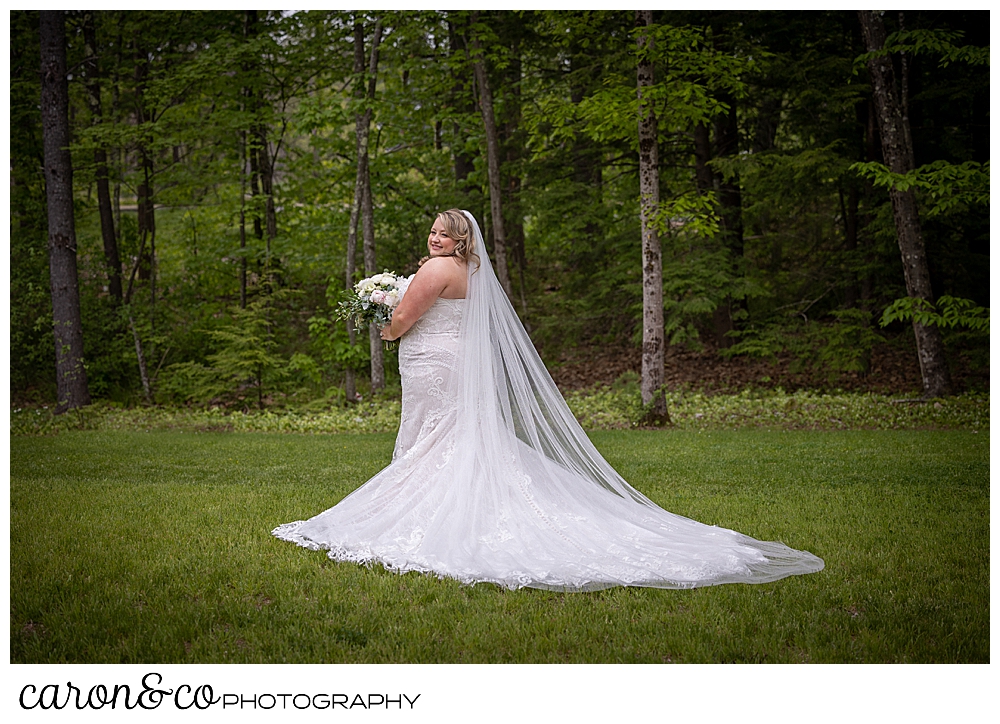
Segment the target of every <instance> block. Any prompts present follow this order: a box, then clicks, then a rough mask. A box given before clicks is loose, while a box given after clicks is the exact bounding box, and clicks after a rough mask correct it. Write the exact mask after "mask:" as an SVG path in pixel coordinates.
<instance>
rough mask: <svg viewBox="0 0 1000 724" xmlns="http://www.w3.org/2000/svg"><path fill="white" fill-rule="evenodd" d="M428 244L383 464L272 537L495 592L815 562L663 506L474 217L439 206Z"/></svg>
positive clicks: (403, 309) (412, 295) (397, 319)
mask: <svg viewBox="0 0 1000 724" xmlns="http://www.w3.org/2000/svg"><path fill="white" fill-rule="evenodd" d="M427 245H428V250H429V253H430V257H429V259H427V260H426V263H424V264H423V265H422V266H421V268H420V270H419V271H418V272H417V273H416V275H415V276H414V277H413V279H412V280H411V282H410V285H409V287H408V289H407V290H406V293H405V295H404V297H403V300H402V301H401V302H400V304H399V306H398V307H397V308H396V311H395V313H394V314H393V319H392V323H391V324H390V325H389V326H387V327H386V328H384V329H383V330H382V336H383V338H384V339H388V340H391V339H397V338H399V339H400V346H399V371H400V377H401V378H402V388H403V405H402V416H401V419H400V425H399V433H398V435H397V438H396V446H395V449H394V451H393V455H392V463H391V464H390V465H389V466H388V467H387V468H385V469H384V470H382V471H381V472H379V473H378V474H377V475H376V476H375V477H374V478H372V479H371V480H369V481H368V482H367V483H365V484H364V485H363V486H361V487H360V488H358V489H357V490H355V491H354V492H353V493H351V494H350V495H348V496H347V497H346V498H344V499H343V500H342V501H341V502H340V503H338V504H337V505H335V506H334V507H332V508H330V509H329V510H326V511H324V512H322V513H320V514H319V515H317V516H315V517H314V518H311V519H309V520H306V521H297V522H294V523H287V524H285V525H282V526H279V527H278V528H276V529H275V530H274V531H273V533H274V535H275V536H277V537H278V538H280V539H282V540H287V541H291V542H294V543H296V544H298V545H301V546H303V547H306V548H311V549H314V550H321V549H322V550H326V551H328V555H329V556H330V558H332V559H334V560H338V561H356V562H363V563H372V562H378V563H381V564H382V565H384V566H385V567H386V568H387V569H389V570H392V571H397V572H400V573H403V572H406V571H422V572H428V573H434V574H436V575H438V576H440V577H449V578H455V579H457V580H459V581H462V582H463V583H468V584H474V583H480V582H492V583H496V584H498V585H500V586H504V587H506V588H521V587H526V586H527V587H533V588H544V589H551V590H561V591H588V590H596V589H601V588H607V587H610V586H651V587H657V588H694V587H696V586H710V585H716V584H720V583H737V582H743V583H764V582H768V581H774V580H777V579H779V578H784V577H786V576H790V575H795V574H804V573H813V572H816V571H819V570H822V568H823V561H822V560H820V559H819V558H817V557H816V556H814V555H812V554H811V553H808V552H805V551H798V550H794V549H792V548H789V547H787V546H785V545H784V544H782V543H777V542H768V541H758V540H755V539H753V538H750V537H748V536H745V535H742V534H741V533H737V532H735V531H731V530H727V529H724V528H719V527H716V526H709V525H705V524H702V523H699V522H697V521H694V520H691V519H689V518H685V517H683V516H679V515H675V514H673V513H670V512H668V511H666V510H663V509H662V508H660V507H659V506H657V505H656V504H655V503H653V502H652V501H650V500H649V499H648V498H646V497H645V496H644V495H642V494H641V493H640V492H638V491H637V490H635V489H634V488H633V487H632V486H630V485H629V484H628V483H627V482H626V481H625V480H624V479H623V478H622V477H621V476H620V475H618V473H617V472H615V470H614V469H613V468H612V467H611V466H610V465H609V464H608V463H607V462H606V461H605V460H604V458H603V457H602V456H601V454H600V453H599V452H598V451H597V449H596V448H595V447H594V446H593V444H592V443H591V442H590V440H589V438H587V436H586V434H585V433H584V432H583V430H582V428H581V427H580V425H579V423H578V422H577V421H576V419H575V418H574V417H573V414H572V413H571V412H570V410H569V408H568V407H567V405H566V402H565V400H563V398H562V396H561V395H560V393H559V391H558V389H557V388H556V386H555V384H554V383H553V381H552V378H551V377H550V376H549V374H548V372H547V371H546V370H545V367H544V365H543V364H542V361H541V359H540V358H539V357H538V354H537V352H536V351H535V349H534V347H533V346H532V344H531V340H530V339H529V338H528V336H527V334H526V333H525V331H524V328H523V327H522V326H521V323H520V321H519V320H518V318H517V315H516V313H515V312H514V309H513V307H512V306H511V305H510V302H509V300H508V299H507V297H506V295H505V294H504V292H503V290H502V288H501V286H500V284H499V282H498V281H497V278H496V275H495V274H494V272H493V268H492V266H491V265H490V261H489V258H488V256H487V254H486V249H485V246H484V244H483V239H482V234H481V232H480V230H479V226H478V224H477V223H476V220H475V218H474V217H473V216H472V215H471V214H470V213H469V212H467V211H459V210H457V209H452V210H450V211H446V212H443V213H442V214H440V215H439V216H438V217H437V219H436V220H435V222H434V225H433V226H432V228H431V232H430V236H429V237H428V240H427Z"/></svg>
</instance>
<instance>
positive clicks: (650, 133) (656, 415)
mask: <svg viewBox="0 0 1000 724" xmlns="http://www.w3.org/2000/svg"><path fill="white" fill-rule="evenodd" d="M652 23H653V12H652V11H651V10H637V11H636V13H635V24H636V27H638V28H648V27H649V26H650V25H652ZM647 32H648V31H647ZM647 32H642V33H640V35H639V36H638V38H637V40H636V42H637V44H638V48H639V54H640V55H639V62H638V68H637V71H636V93H637V95H638V98H639V195H640V202H639V212H640V219H641V221H642V379H641V382H640V390H641V392H642V402H643V404H644V405H647V406H648V412H647V415H646V422H647V423H652V424H656V425H662V424H664V423H669V422H670V415H669V413H668V412H667V401H666V397H665V396H664V391H663V363H664V359H663V357H664V351H665V350H664V332H663V259H662V256H661V253H660V237H659V234H658V233H657V230H656V216H657V212H658V211H659V206H660V178H659V158H658V151H657V145H656V144H657V127H656V114H655V113H654V112H653V103H652V100H651V99H650V98H648V97H647V93H648V92H647V91H646V90H645V89H649V88H651V87H652V86H653V62H652V60H651V59H650V57H649V55H648V54H646V53H648V52H649V51H650V50H652V43H653V41H652V39H651V38H650V37H649V36H648V34H647Z"/></svg>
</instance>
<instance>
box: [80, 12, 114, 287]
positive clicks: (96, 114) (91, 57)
mask: <svg viewBox="0 0 1000 724" xmlns="http://www.w3.org/2000/svg"><path fill="white" fill-rule="evenodd" d="M83 36H84V39H85V42H86V45H87V47H86V53H87V62H86V71H87V94H88V100H89V104H90V116H91V123H92V125H95V126H97V125H100V123H101V120H102V117H103V115H102V112H101V82H100V77H99V70H98V65H97V30H96V28H95V27H94V13H93V11H87V12H86V13H85V14H84V21H83ZM94 167H95V169H94V170H95V175H96V177H97V207H98V209H99V211H100V217H101V238H102V239H103V241H104V261H105V265H106V266H107V271H108V293H109V294H110V295H111V298H112V299H113V300H114V301H115V303H116V304H121V301H122V263H121V259H120V258H119V256H118V237H117V235H116V234H115V217H114V211H113V209H112V207H111V189H110V187H109V185H108V155H107V151H105V149H104V148H95V149H94Z"/></svg>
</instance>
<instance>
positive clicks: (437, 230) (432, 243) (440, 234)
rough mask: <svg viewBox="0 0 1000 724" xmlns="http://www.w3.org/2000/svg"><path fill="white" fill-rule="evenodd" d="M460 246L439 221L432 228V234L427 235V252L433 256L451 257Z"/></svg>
mask: <svg viewBox="0 0 1000 724" xmlns="http://www.w3.org/2000/svg"><path fill="white" fill-rule="evenodd" d="M457 244H458V242H457V241H455V239H452V238H451V237H450V236H449V235H448V230H447V229H446V228H445V227H444V224H443V223H441V219H440V218H439V219H437V220H436V221H435V222H434V225H433V226H432V227H431V232H430V234H428V235H427V251H428V253H430V255H431V256H450V255H452V254H454V253H455V246H456V245H457Z"/></svg>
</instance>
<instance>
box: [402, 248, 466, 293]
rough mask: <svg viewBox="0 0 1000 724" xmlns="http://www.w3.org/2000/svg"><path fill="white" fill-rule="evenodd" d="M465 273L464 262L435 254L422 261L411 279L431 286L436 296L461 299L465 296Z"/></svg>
mask: <svg viewBox="0 0 1000 724" xmlns="http://www.w3.org/2000/svg"><path fill="white" fill-rule="evenodd" d="M466 273H467V271H466V265H465V262H463V261H461V260H459V259H456V258H455V257H453V256H435V257H431V258H430V259H428V260H427V261H425V262H424V264H423V266H421V267H420V269H418V270H417V276H416V277H415V278H414V280H413V281H414V282H418V283H419V284H420V285H421V286H423V285H426V286H427V287H429V288H432V289H433V290H434V291H435V292H436V296H440V297H444V298H446V299H456V298H457V299H461V298H463V297H465V287H466Z"/></svg>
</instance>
